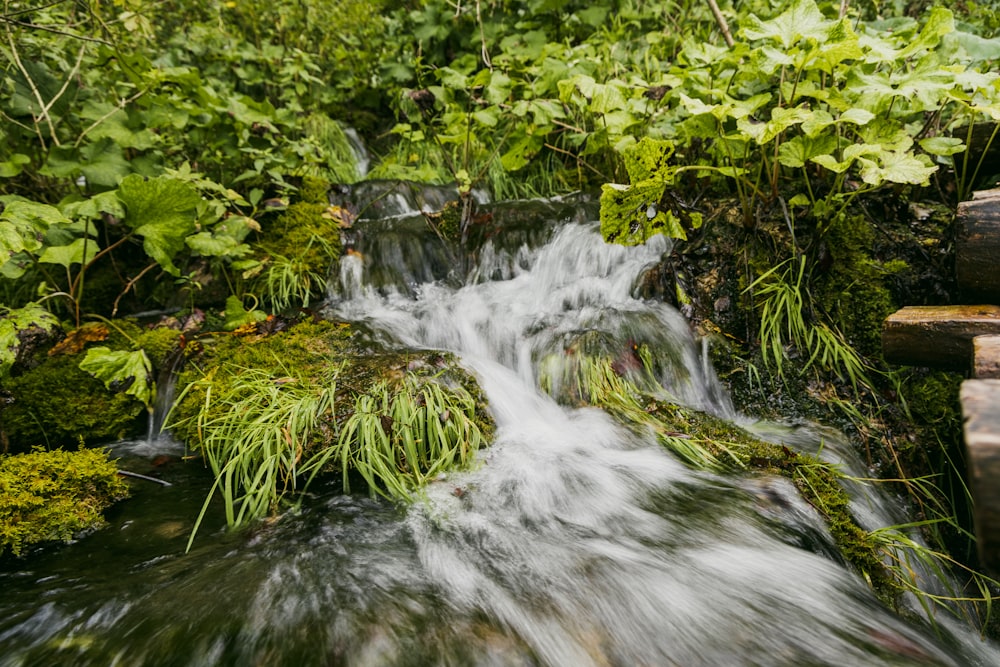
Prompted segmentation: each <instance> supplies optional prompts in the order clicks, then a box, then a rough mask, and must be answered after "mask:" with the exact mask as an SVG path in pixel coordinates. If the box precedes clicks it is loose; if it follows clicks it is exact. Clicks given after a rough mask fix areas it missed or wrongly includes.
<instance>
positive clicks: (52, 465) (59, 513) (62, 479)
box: [0, 449, 128, 556]
mask: <svg viewBox="0 0 1000 667" xmlns="http://www.w3.org/2000/svg"><path fill="white" fill-rule="evenodd" d="M126 496H128V484H127V483H126V482H125V480H124V479H122V478H121V477H120V476H119V475H118V471H117V470H116V467H115V464H114V462H113V461H109V460H108V457H107V453H106V452H104V451H103V450H100V449H81V450H79V451H73V452H69V451H63V450H53V451H48V452H46V451H33V452H31V453H29V454H16V455H10V456H0V555H3V554H4V553H5V552H6V551H10V552H11V553H12V554H14V555H15V556H20V555H21V553H22V552H23V551H24V550H25V549H26V548H28V547H30V546H32V545H35V544H40V543H44V542H52V541H64V542H65V541H69V540H71V539H73V538H74V537H76V536H78V535H80V534H81V533H83V532H86V531H90V530H94V529H96V528H100V527H101V526H103V525H104V523H105V521H104V518H103V516H102V514H101V513H102V512H103V511H104V510H105V509H107V508H108V507H109V506H110V505H111V504H112V503H114V502H116V501H118V500H121V499H123V498H125V497H126Z"/></svg>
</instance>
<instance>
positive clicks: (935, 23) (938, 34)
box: [896, 7, 955, 60]
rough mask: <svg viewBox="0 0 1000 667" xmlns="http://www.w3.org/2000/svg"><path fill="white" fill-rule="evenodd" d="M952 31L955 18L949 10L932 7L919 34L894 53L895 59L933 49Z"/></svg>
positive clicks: (902, 58)
mask: <svg viewBox="0 0 1000 667" xmlns="http://www.w3.org/2000/svg"><path fill="white" fill-rule="evenodd" d="M954 31H955V17H954V16H953V15H952V13H951V10H949V9H945V8H944V7H934V8H933V9H931V14H930V16H928V17H927V23H925V24H924V27H923V29H922V30H921V31H920V34H919V35H917V38H916V39H914V40H912V41H911V42H910V43H909V44H907V45H906V46H905V47H904V48H903V49H902V50H900V51H898V52H897V53H896V59H897V60H904V59H906V58H909V57H910V56H912V55H914V54H915V53H918V52H919V51H922V50H924V49H928V50H929V49H933V48H934V47H936V46H937V45H938V44H939V43H940V42H941V38H942V37H944V36H945V35H947V34H948V33H950V32H954Z"/></svg>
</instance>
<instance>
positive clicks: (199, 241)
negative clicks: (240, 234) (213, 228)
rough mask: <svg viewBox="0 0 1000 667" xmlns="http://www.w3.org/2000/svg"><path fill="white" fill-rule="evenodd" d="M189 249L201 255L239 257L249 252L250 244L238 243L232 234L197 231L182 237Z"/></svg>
mask: <svg viewBox="0 0 1000 667" xmlns="http://www.w3.org/2000/svg"><path fill="white" fill-rule="evenodd" d="M184 242H185V243H186V244H187V246H188V247H189V248H191V250H193V251H194V252H195V253H197V254H199V255H201V256H202V257H225V258H240V257H246V256H247V255H249V254H250V252H251V250H250V246H248V245H247V244H246V243H240V242H239V241H237V240H236V239H235V238H233V237H232V236H227V235H225V234H219V235H215V234H212V233H211V232H198V233H197V234H192V235H191V236H188V237H187V238H185V239H184Z"/></svg>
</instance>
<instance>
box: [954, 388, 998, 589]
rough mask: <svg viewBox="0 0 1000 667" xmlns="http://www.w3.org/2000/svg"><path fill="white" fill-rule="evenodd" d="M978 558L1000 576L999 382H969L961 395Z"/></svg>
mask: <svg viewBox="0 0 1000 667" xmlns="http://www.w3.org/2000/svg"><path fill="white" fill-rule="evenodd" d="M960 396H961V401H962V415H963V417H964V418H965V449H966V459H967V465H968V470H969V490H970V492H971V493H972V504H973V507H972V510H973V519H974V521H975V525H976V538H977V542H978V546H979V559H980V562H981V563H982V565H983V567H984V568H986V569H987V570H988V571H990V572H991V573H992V575H993V576H998V575H1000V483H998V481H1000V379H988V380H980V379H974V380H966V381H965V382H963V383H962V389H961V392H960Z"/></svg>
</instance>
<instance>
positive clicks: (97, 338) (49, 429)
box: [0, 320, 180, 452]
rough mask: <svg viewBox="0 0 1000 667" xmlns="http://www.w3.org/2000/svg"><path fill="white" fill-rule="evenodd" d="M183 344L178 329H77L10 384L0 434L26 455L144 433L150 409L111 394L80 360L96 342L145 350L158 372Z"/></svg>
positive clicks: (128, 325)
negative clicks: (44, 448)
mask: <svg viewBox="0 0 1000 667" xmlns="http://www.w3.org/2000/svg"><path fill="white" fill-rule="evenodd" d="M179 340H180V332H179V331H175V330H172V329H167V328H158V329H150V330H144V329H142V328H141V327H140V326H139V325H138V324H136V323H135V322H134V321H132V320H108V321H104V322H96V323H88V324H87V325H85V326H84V327H81V328H80V329H77V330H74V331H71V332H70V333H69V334H68V335H67V337H66V338H65V339H64V340H63V341H61V342H60V343H59V344H58V345H57V346H56V347H51V346H49V347H45V348H39V349H38V350H36V352H35V356H34V359H33V360H32V364H30V369H29V370H26V371H24V372H23V373H21V374H20V375H16V376H15V377H12V378H10V379H9V380H7V381H6V382H5V383H4V389H5V390H7V391H8V392H9V393H10V395H11V399H12V401H11V403H10V405H7V406H4V407H3V409H2V410H0V433H2V436H3V438H4V441H5V443H6V445H7V447H8V448H9V450H10V451H14V452H24V451H27V450H28V449H29V448H31V447H33V446H35V445H40V444H45V445H46V446H48V447H64V446H69V445H73V444H76V443H79V442H84V443H88V444H96V443H100V442H108V441H111V440H120V439H122V438H127V437H133V436H136V435H138V434H140V433H142V432H143V430H144V428H145V426H146V419H147V413H146V409H145V406H144V405H143V404H142V403H141V402H139V401H137V400H135V399H134V398H133V397H131V396H129V395H128V394H126V393H123V392H120V393H115V392H112V391H110V390H108V389H107V388H106V387H105V386H104V383H102V382H101V381H100V380H98V379H96V378H95V377H93V376H92V375H90V374H89V373H87V372H85V371H83V370H80V367H79V364H80V361H81V360H82V359H83V354H84V353H85V350H86V347H87V346H88V345H90V344H95V345H104V346H107V347H109V348H111V349H113V350H132V349H143V350H145V351H146V355H147V356H148V357H149V359H150V361H151V362H152V364H153V368H154V373H156V371H158V370H160V369H162V368H163V365H164V363H165V361H166V358H167V356H168V355H169V354H170V353H171V351H173V350H175V349H176V348H177V344H178V342H179ZM154 377H155V375H154Z"/></svg>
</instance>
